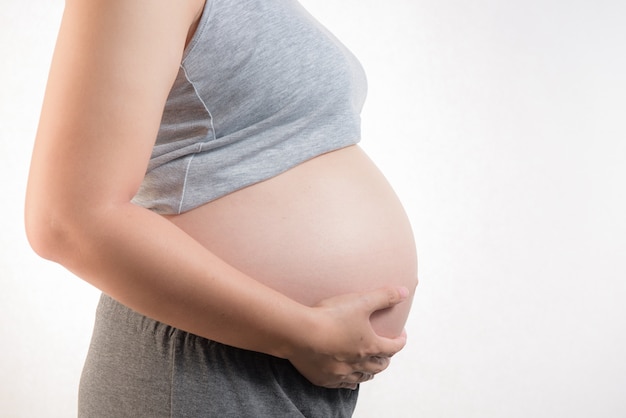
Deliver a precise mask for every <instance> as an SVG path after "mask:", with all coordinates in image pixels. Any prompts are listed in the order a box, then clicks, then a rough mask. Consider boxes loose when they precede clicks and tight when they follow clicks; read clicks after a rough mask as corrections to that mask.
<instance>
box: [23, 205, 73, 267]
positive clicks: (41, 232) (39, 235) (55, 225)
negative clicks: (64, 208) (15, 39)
mask: <svg viewBox="0 0 626 418" xmlns="http://www.w3.org/2000/svg"><path fill="white" fill-rule="evenodd" d="M64 223H65V222H64V221H63V220H60V219H58V218H56V217H55V216H53V215H52V214H51V213H43V211H41V210H37V209H35V208H33V207H32V206H30V205H28V204H27V206H26V211H25V217H24V225H25V229H26V238H27V239H28V243H29V244H30V247H31V248H32V249H33V251H35V253H36V254H37V255H39V256H40V257H42V258H45V259H47V260H51V261H56V262H61V259H62V256H61V254H62V253H63V252H64V251H63V250H64V247H66V246H67V242H68V238H67V232H66V231H67V227H65V226H64Z"/></svg>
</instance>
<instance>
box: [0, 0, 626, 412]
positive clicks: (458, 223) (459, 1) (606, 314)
mask: <svg viewBox="0 0 626 418" xmlns="http://www.w3.org/2000/svg"><path fill="white" fill-rule="evenodd" d="M304 4H305V6H307V7H308V8H309V9H310V10H311V12H312V13H313V14H315V15H316V16H317V17H318V18H319V19H320V20H321V21H322V22H323V23H324V24H326V25H327V26H328V27H330V29H331V30H332V31H333V32H335V33H336V34H337V36H338V37H339V38H340V39H342V40H343V41H344V42H345V43H346V44H347V45H348V46H349V47H350V48H351V49H352V50H353V51H354V52H355V54H356V55H357V56H358V57H359V58H360V59H361V61H362V63H363V65H364V66H365V68H366V71H367V73H368V77H369V82H370V92H369V97H368V102H367V104H366V108H365V110H364V113H363V120H364V125H363V128H364V135H363V142H362V145H363V147H364V148H365V149H366V150H367V151H368V152H369V153H370V155H371V156H372V157H373V159H374V160H375V161H376V162H377V163H378V164H379V166H380V167H381V168H382V170H383V171H384V172H385V174H386V175H387V177H388V178H389V180H390V181H391V183H392V184H393V185H394V187H395V188H396V190H397V192H398V194H399V195H400V197H401V199H402V201H403V202H404V203H405V205H406V209H407V211H408V213H409V216H410V218H411V221H412V223H413V227H414V230H415V235H416V240H417V244H418V247H419V256H420V279H421V281H420V286H419V288H418V295H417V298H416V301H415V307H414V310H413V312H412V316H411V318H410V320H409V323H408V325H407V330H408V333H409V337H410V341H409V344H408V346H407V348H406V349H405V350H404V351H403V352H402V353H400V354H398V356H397V357H396V358H395V360H394V362H393V364H392V366H391V368H390V369H389V370H388V371H387V372H385V373H383V374H381V375H379V376H378V377H377V378H376V380H375V381H373V382H372V383H368V384H366V385H363V389H362V395H361V401H360V404H359V406H358V409H357V413H356V417H357V418H366V417H426V418H435V417H445V418H471V417H477V418H478V417H480V418H500V417H503V418H515V417H524V418H526V417H533V418H544V417H545V418H553V417H568V418H578V417H580V418H583V417H585V418H586V417H601V418H619V417H626V396H624V393H625V392H626V358H625V357H626V336H625V333H626V268H625V266H624V265H625V262H626V257H625V256H624V254H625V252H626V221H625V214H626V187H625V185H624V183H625V179H626V164H625V161H626V127H625V123H626V81H625V78H626V75H625V74H626V26H625V25H624V22H625V21H626V5H625V3H624V2H623V1H621V0H614V1H609V0H596V1H593V2H591V1H581V0H568V1H565V0H509V1H496V0H476V1H472V0H386V1H373V0H343V1H330V0H306V1H304ZM62 6H63V3H62V1H61V0H28V1H20V0H0V94H1V96H0V158H1V161H0V162H1V164H0V182H1V184H0V194H1V196H2V204H1V208H0V210H1V212H0V214H1V216H0V222H2V224H1V225H0V285H1V292H0V347H1V348H0V350H1V356H0V416H2V417H28V418H30V417H71V416H74V415H75V403H76V387H77V383H78V377H79V373H80V369H81V366H82V362H83V359H84V355H85V352H86V349H87V344H88V340H89V336H90V330H91V325H92V320H93V309H94V305H95V302H96V298H97V295H98V293H97V292H96V291H95V290H93V289H92V288H90V287H89V286H88V285H87V284H84V283H83V282H82V281H80V280H79V279H77V278H74V277H72V276H71V275H70V274H69V273H67V272H66V271H65V270H63V269H62V268H60V267H57V266H55V265H53V264H51V263H48V262H45V261H42V260H40V259H38V258H37V256H35V255H34V254H33V253H32V252H31V251H30V249H29V247H28V245H27V243H26V240H25V237H24V233H23V227H22V206H23V198H24V188H25V181H26V176H27V169H28V163H29V157H30V155H29V154H30V151H31V147H32V143H33V138H34V135H35V129H36V124H37V119H38V113H39V108H40V105H41V100H42V97H43V90H44V86H45V80H46V76H47V70H48V65H49V61H50V57H51V54H52V49H53V45H54V40H55V36H56V31H57V29H58V25H59V22H60V16H61V11H62Z"/></svg>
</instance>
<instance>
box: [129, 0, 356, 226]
mask: <svg viewBox="0 0 626 418" xmlns="http://www.w3.org/2000/svg"><path fill="white" fill-rule="evenodd" d="M366 90H367V82H366V79H365V74H364V72H363V69H362V68H361V66H360V64H359V63H358V61H357V60H356V58H355V57H354V56H353V55H352V54H351V53H350V52H349V51H348V50H347V49H346V48H345V47H344V46H343V45H342V44H341V43H340V42H339V41H337V39H336V38H334V37H333V36H332V35H331V34H330V33H328V31H327V30H325V29H324V28H323V27H322V26H321V25H320V24H319V23H317V22H316V21H315V20H314V19H313V18H312V17H311V16H310V15H309V14H308V13H307V12H306V11H305V10H304V9H303V8H302V6H301V5H300V4H299V3H298V2H297V1H295V0H207V4H206V6H205V9H204V12H203V14H202V17H201V20H200V23H199V26H198V29H197V30H196V33H195V35H194V38H193V39H192V41H191V42H190V44H189V45H188V47H187V49H186V51H185V53H184V56H183V61H182V64H181V66H180V71H179V73H178V77H177V78H176V81H175V83H174V85H173V87H172V90H171V92H170V95H169V98H168V100H167V103H166V106H165V109H164V113H163V118H162V123H161V127H160V130H159V133H158V137H157V138H156V143H155V146H154V149H153V152H152V157H151V160H150V163H149V167H148V170H147V173H146V175H145V178H144V181H143V183H142V184H141V187H140V189H139V192H138V193H137V195H136V196H135V198H134V200H133V201H134V203H136V204H138V205H141V206H144V207H146V208H149V209H151V210H154V211H155V212H157V213H161V214H174V213H181V212H185V211H187V210H190V209H193V208H195V207H197V206H199V205H202V204H204V203H207V202H209V201H211V200H214V199H217V198H219V197H221V196H223V195H225V194H228V193H230V192H233V191H235V190H238V189H241V188H243V187H246V186H248V185H251V184H254V183H256V182H259V181H262V180H266V179H268V178H270V177H273V176H275V175H277V174H279V173H282V172H284V171H286V170H288V169H289V168H292V167H294V166H295V165H297V164H300V163H302V162H304V161H306V160H308V159H311V158H313V157H315V156H318V155H320V154H323V153H325V152H329V151H333V150H336V149H339V148H343V147H345V146H348V145H352V144H355V143H357V142H358V141H359V138H360V116H359V114H360V111H361V108H362V105H363V102H364V100H365V94H366Z"/></svg>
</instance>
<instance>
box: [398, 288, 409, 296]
mask: <svg viewBox="0 0 626 418" xmlns="http://www.w3.org/2000/svg"><path fill="white" fill-rule="evenodd" d="M398 292H400V297H402V299H404V298H408V297H409V289H407V288H406V287H404V286H401V287H398Z"/></svg>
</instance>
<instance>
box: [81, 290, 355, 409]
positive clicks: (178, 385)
mask: <svg viewBox="0 0 626 418" xmlns="http://www.w3.org/2000/svg"><path fill="white" fill-rule="evenodd" d="M357 396H358V391H352V390H349V389H325V388H321V387H317V386H313V385H312V384H310V383H309V382H308V381H307V380H306V379H304V378H303V377H302V376H301V375H300V374H299V373H298V372H297V371H296V370H295V369H294V368H293V366H292V365H291V364H290V363H289V362H288V361H286V360H283V359H279V358H276V357H272V356H268V355H265V354H261V353H255V352H252V351H247V350H240V349H237V348H233V347H229V346H226V345H223V344H219V343H216V342H214V341H210V340H207V339H205V338H201V337H198V336H196V335H193V334H189V333H186V332H183V331H181V330H178V329H176V328H173V327H170V326H168V325H165V324H162V323H160V322H157V321H154V320H152V319H150V318H147V317H145V316H143V315H140V314H138V313H136V312H134V311H132V310H130V309H128V308H127V307H125V306H123V305H121V304H120V303H118V302H116V301H115V300H113V299H111V298H110V297H108V296H106V295H103V296H102V297H101V299H100V303H99V305H98V310H97V314H96V326H95V329H94V334H93V337H92V341H91V346H90V349H89V354H88V356H87V360H86V362H85V367H84V369H83V374H82V377H81V383H80V391H79V413H78V416H79V418H99V417H102V418H118V417H120V418H121V417H128V418H143V417H145V418H161V417H172V418H182V417H190V418H201V417H215V418H229V417H233V418H246V417H249V418H265V417H267V418H283V417H284V418H297V417H307V418H333V417H336V418H340V417H341V418H345V417H350V416H352V413H353V411H354V408H355V406H356V400H357Z"/></svg>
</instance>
